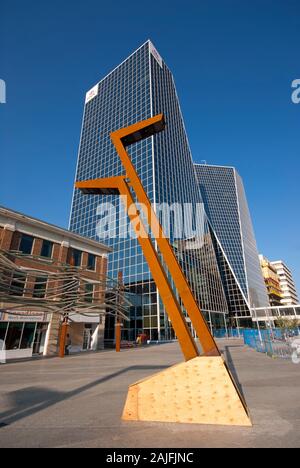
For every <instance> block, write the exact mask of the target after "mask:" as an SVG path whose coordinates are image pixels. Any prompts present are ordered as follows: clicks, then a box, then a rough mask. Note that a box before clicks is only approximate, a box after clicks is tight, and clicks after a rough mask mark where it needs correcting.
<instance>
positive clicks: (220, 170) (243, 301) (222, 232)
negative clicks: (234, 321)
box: [195, 164, 268, 318]
mask: <svg viewBox="0 0 300 468" xmlns="http://www.w3.org/2000/svg"><path fill="white" fill-rule="evenodd" d="M195 171H196V176H197V179H198V185H199V189H200V192H201V195H202V199H203V202H204V206H205V210H206V213H207V216H208V219H209V222H210V225H211V229H212V236H213V237H214V243H215V249H216V251H217V257H218V263H219V267H220V271H221V274H222V279H223V284H224V287H225V290H226V296H227V301H228V304H229V309H230V312H231V313H232V314H233V316H235V315H237V316H238V317H244V318H247V316H248V317H249V316H250V315H251V309H253V308H257V307H265V306H267V305H268V297H267V293H266V288H265V285H264V280H263V277H262V272H261V268H260V264H259V256H258V251H257V246H256V241H255V236H254V230H253V226H252V221H251V216H250V212H249V208H248V203H247V199H246V195H245V190H244V186H243V181H242V179H241V177H240V175H239V174H238V173H237V171H236V169H235V168H233V167H224V166H211V165H208V164H195Z"/></svg>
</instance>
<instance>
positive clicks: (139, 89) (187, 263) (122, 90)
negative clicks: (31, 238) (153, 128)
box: [70, 41, 228, 339]
mask: <svg viewBox="0 0 300 468" xmlns="http://www.w3.org/2000/svg"><path fill="white" fill-rule="evenodd" d="M159 113H163V114H164V115H165V119H166V123H167V125H166V129H165V130H164V131H163V132H161V133H160V134H157V135H155V136H153V137H150V138H148V139H146V140H143V141H141V142H139V143H136V144H134V145H132V146H130V147H129V153H130V156H131V158H132V161H133V163H134V165H135V167H136V169H137V171H138V174H139V176H140V178H141V181H142V183H143V185H144V187H145V189H146V191H147V194H148V197H149V199H150V201H151V202H152V203H153V204H154V207H155V209H157V207H158V206H161V204H163V203H164V204H168V206H170V205H173V206H174V204H175V205H176V204H177V205H178V206H181V207H182V205H183V204H190V205H191V206H192V207H195V206H196V205H197V206H198V207H200V209H199V210H198V216H197V220H196V219H195V214H194V213H192V214H191V215H190V216H187V215H185V216H184V226H185V227H184V235H182V232H181V233H180V232H178V225H179V224H178V219H177V217H178V216H180V215H178V211H177V212H176V210H175V212H176V213H175V215H172V213H173V210H171V212H172V213H171V216H170V220H169V224H170V229H169V238H170V242H171V244H172V246H173V248H174V250H175V252H176V254H177V257H178V259H179V261H180V263H181V265H182V268H183V270H184V271H185V273H186V275H187V278H188V280H189V283H190V286H191V288H192V289H193V291H194V293H195V296H196V298H197V300H198V302H199V304H200V306H201V308H202V310H203V313H204V314H205V317H206V319H207V321H208V322H209V323H210V324H211V325H214V326H224V319H225V317H226V314H228V304H227V299H226V290H225V288H224V284H223V283H222V275H221V272H220V268H219V264H218V259H217V256H216V252H215V245H214V242H215V241H214V238H213V236H212V233H211V227H210V224H209V221H208V219H207V217H206V214H205V211H204V209H203V202H202V199H201V194H200V190H199V187H198V185H197V180H196V175H195V170H194V166H193V161H192V156H191V152H190V148H189V144H188V139H187V135H186V132H185V128H184V122H183V118H182V114H181V110H180V105H179V101H178V96H177V93H176V88H175V84H174V79H173V76H172V74H171V72H170V70H169V69H168V67H167V65H166V64H165V62H164V61H163V59H162V58H161V56H160V55H159V53H158V52H157V50H156V49H155V48H154V46H153V44H152V43H151V42H150V41H147V42H146V43H145V44H143V45H142V46H141V47H140V48H139V49H138V50H136V51H135V52H134V53H133V54H132V55H131V56H129V57H128V58H127V59H126V60H125V61H124V62H122V63H121V64H120V65H119V66H118V67H116V68H115V69H114V70H113V71H112V72H111V73H109V74H108V75H107V76H106V77H105V78H103V79H102V80H101V81H100V82H99V83H98V84H97V85H96V86H94V87H93V88H92V89H91V90H90V91H89V92H88V93H87V95H86V103H85V108H84V117H83V125H82V134H81V141H80V148H79V155H78V165H77V172H76V180H86V179H95V178H98V177H99V178H100V177H110V176H117V175H122V174H124V170H123V168H122V165H121V162H120V160H119V157H118V155H117V153H116V151H115V148H114V146H113V144H112V142H111V140H110V132H112V131H114V130H117V129H119V128H122V127H126V126H128V125H131V124H133V123H136V122H138V121H140V120H144V119H147V118H150V117H153V116H154V115H157V114H159ZM104 202H106V203H112V204H114V206H115V207H116V211H117V213H118V214H119V215H120V217H119V218H118V220H117V222H116V223H114V222H111V223H110V224H108V226H107V238H106V239H103V237H101V238H100V239H99V223H100V216H101V215H100V211H99V208H98V207H99V206H100V205H101V206H102V207H103V203H104ZM101 213H102V214H103V212H102V211H101ZM157 213H158V214H159V213H160V211H158V209H157ZM162 221H163V220H162ZM196 221H197V222H196ZM127 222H128V220H127V216H125V215H124V212H122V207H121V205H120V201H119V198H118V197H116V196H114V195H107V196H105V197H100V196H94V195H93V196H92V195H83V194H81V193H80V191H77V190H75V191H74V196H73V202H72V210H71V218H70V229H71V230H72V231H74V232H76V233H79V234H81V235H84V236H88V237H91V238H93V239H99V240H100V241H101V242H106V243H107V244H108V245H109V246H110V247H112V248H113V253H112V254H111V255H110V257H109V264H108V274H109V276H111V277H112V278H115V279H117V277H118V273H119V272H122V274H123V281H124V284H125V285H126V287H127V288H128V289H129V290H130V291H131V292H133V293H137V294H141V297H142V301H141V303H137V304H135V307H132V308H131V315H130V323H129V324H127V325H126V324H125V328H124V330H123V334H124V338H125V339H126V338H127V339H135V337H136V335H137V334H138V333H140V332H142V331H143V332H145V333H147V334H148V336H149V337H150V338H151V339H168V338H172V337H173V336H174V335H173V330H172V327H171V326H170V322H169V320H168V317H167V316H166V313H165V310H164V307H163V306H162V303H161V301H160V298H159V294H158V291H157V288H156V286H155V284H154V282H153V281H152V278H151V274H150V271H149V268H148V265H147V263H146V262H145V260H144V258H143V254H142V251H141V248H140V246H139V243H138V241H137V239H135V238H134V237H132V236H130V235H126V236H125V235H124V233H125V232H127ZM183 312H185V311H184V309H183ZM113 332H114V327H113V322H111V324H110V325H108V327H107V337H108V338H109V337H112V336H111V335H112V334H113Z"/></svg>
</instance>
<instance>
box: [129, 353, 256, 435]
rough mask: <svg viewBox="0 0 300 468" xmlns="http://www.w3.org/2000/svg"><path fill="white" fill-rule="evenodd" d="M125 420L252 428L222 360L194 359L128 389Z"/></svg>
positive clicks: (211, 358) (209, 358) (218, 358)
mask: <svg viewBox="0 0 300 468" xmlns="http://www.w3.org/2000/svg"><path fill="white" fill-rule="evenodd" d="M122 418H123V419H124V420H126V421H129V420H133V421H160V422H178V423H195V424H221V425H231V426H251V425H252V424H251V421H250V418H249V416H248V414H247V411H246V409H245V406H244V403H243V401H242V398H241V396H240V394H239V392H238V390H237V389H236V387H235V385H234V383H233V380H232V378H231V376H230V374H229V372H228V370H227V368H226V366H225V364H224V361H223V359H222V357H219V356H216V357H197V358H195V359H191V360H190V361H188V362H184V363H181V364H178V365H176V366H173V367H170V368H168V369H166V370H164V371H163V372H160V373H158V374H155V375H153V376H151V377H148V378H146V379H144V380H141V381H140V382H137V383H135V384H133V385H131V386H130V387H129V391H128V395H127V400H126V404H125V408H124V412H123V417H122Z"/></svg>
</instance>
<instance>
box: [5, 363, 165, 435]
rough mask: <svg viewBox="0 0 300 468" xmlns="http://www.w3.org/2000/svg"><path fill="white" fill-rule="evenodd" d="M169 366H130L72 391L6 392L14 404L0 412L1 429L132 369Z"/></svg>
mask: <svg viewBox="0 0 300 468" xmlns="http://www.w3.org/2000/svg"><path fill="white" fill-rule="evenodd" d="M167 367H169V366H130V367H126V368H125V369H122V370H120V371H118V372H114V373H113V374H110V375H107V376H105V377H102V378H101V379H98V380H95V381H93V382H90V383H88V384H86V385H83V386H82V387H79V388H76V389H75V390H72V391H70V392H58V391H53V390H47V389H45V388H41V387H40V388H39V387H27V388H24V389H21V390H17V391H15V392H10V393H8V394H6V398H7V399H8V403H9V404H10V405H11V406H12V408H11V409H9V410H7V411H4V412H2V413H0V430H1V428H4V427H6V426H8V425H9V424H12V423H14V422H17V421H20V420H21V419H24V418H26V417H28V416H31V415H33V414H36V413H38V412H40V411H43V410H45V409H46V408H49V407H50V406H53V405H56V404H57V403H60V402H62V401H65V400H67V399H69V398H72V397H74V396H77V395H79V394H81V393H83V392H85V391H87V390H90V389H92V388H93V387H96V386H97V385H100V384H102V383H105V382H107V381H109V380H111V379H114V378H116V377H118V376H120V375H122V374H126V373H127V372H130V371H136V370H148V369H149V370H156V371H161V370H163V369H166V368H167Z"/></svg>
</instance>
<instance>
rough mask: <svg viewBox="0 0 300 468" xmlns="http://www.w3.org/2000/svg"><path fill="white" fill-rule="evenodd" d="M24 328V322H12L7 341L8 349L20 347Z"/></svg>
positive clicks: (9, 326)
mask: <svg viewBox="0 0 300 468" xmlns="http://www.w3.org/2000/svg"><path fill="white" fill-rule="evenodd" d="M22 330H23V323H18V322H11V323H9V325H8V331H7V336H6V341H5V347H6V349H7V350H12V349H19V348H20V340H21V335H22Z"/></svg>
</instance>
